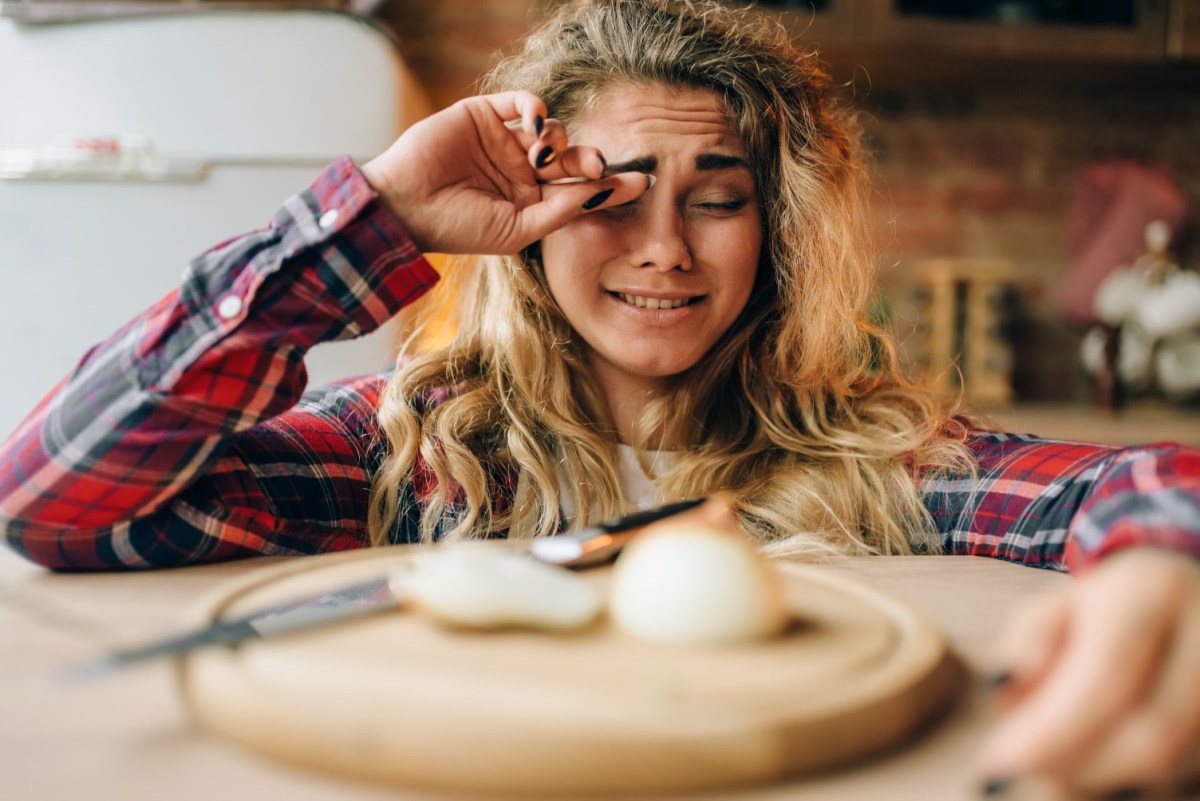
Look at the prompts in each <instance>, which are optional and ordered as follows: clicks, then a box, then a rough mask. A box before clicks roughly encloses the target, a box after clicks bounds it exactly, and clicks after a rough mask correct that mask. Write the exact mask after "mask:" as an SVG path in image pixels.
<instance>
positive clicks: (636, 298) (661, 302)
mask: <svg viewBox="0 0 1200 801" xmlns="http://www.w3.org/2000/svg"><path fill="white" fill-rule="evenodd" d="M621 300H623V301H625V302H626V303H629V304H632V305H634V306H637V307H639V308H642V309H678V308H679V307H680V306H683V305H685V304H687V300H686V299H684V298H679V299H678V300H665V299H660V298H646V297H642V296H641V295H625V294H622V295H621Z"/></svg>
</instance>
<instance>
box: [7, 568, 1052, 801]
mask: <svg viewBox="0 0 1200 801" xmlns="http://www.w3.org/2000/svg"><path fill="white" fill-rule="evenodd" d="M273 561H275V560H273ZM266 563H267V562H266V560H257V561H248V562H239V563H229V564H222V565H208V566H200V567H192V568H184V569H177V570H170V571H155V572H146V573H136V574H86V575H67V574H51V573H48V572H45V571H43V570H41V569H39V568H37V567H35V566H33V565H30V564H28V563H26V562H24V561H23V560H21V559H20V558H19V557H17V556H16V555H15V554H13V553H12V552H11V551H9V550H7V549H5V548H3V547H2V546H0V797H3V798H5V799H14V801H15V800H17V799H21V800H24V799H39V800H40V799H48V800H50V801H57V800H58V799H88V800H89V801H108V799H113V800H114V801H115V800H116V799H120V800H121V801H162V799H172V801H191V800H192V799H196V801H199V799H205V800H206V801H207V800H208V799H212V798H214V797H220V798H228V799H235V800H236V799H254V801H276V799H278V801H309V800H310V799H311V800H312V801H317V799H321V800H322V801H327V800H328V799H334V798H336V799H338V801H377V800H378V801H382V799H391V800H392V801H397V800H399V801H407V800H409V799H441V800H442V801H458V800H459V799H460V798H463V797H462V796H453V795H449V794H432V793H428V792H417V791H412V792H404V791H396V790H394V789H390V788H381V787H376V786H370V785H365V784H358V783H353V782H348V781H346V780H342V779H337V778H333V777H329V776H324V775H320V774H315V773H310V772H306V771H303V770H298V769H295V768H292V767H288V766H284V765H280V764H277V763H274V762H271V761H269V760H268V759H266V758H264V757H261V756H259V755H257V754H254V753H250V752H247V751H243V750H241V749H239V748H237V747H236V746H234V745H231V744H229V743H227V742H225V741H222V740H218V739H217V738H215V737H213V736H210V735H208V734H206V733H205V732H203V731H201V730H199V729H198V728H197V727H196V726H195V725H194V724H193V723H192V722H191V721H190V720H189V718H188V716H187V714H186V712H185V710H184V708H183V705H182V703H181V699H180V696H179V694H178V692H177V689H176V687H175V684H174V673H173V671H172V670H171V667H170V665H169V664H166V663H159V664H151V665H146V666H142V667H138V668H135V669H130V670H128V671H126V672H125V673H122V674H118V675H113V676H110V677H108V678H105V679H102V680H96V681H93V682H90V683H83V684H74V685H65V684H64V683H62V681H61V680H59V679H58V678H57V677H56V672H57V671H58V670H59V669H61V668H62V667H63V666H66V665H69V664H73V663H75V662H78V661H80V660H86V659H88V658H90V657H94V656H96V655H98V654H100V653H101V652H102V650H103V648H104V647H106V646H114V645H128V644H133V643H138V642H141V641H143V640H145V639H146V638H149V637H154V636H157V635H162V634H167V633H172V632H174V631H176V630H177V629H178V627H179V625H180V619H181V618H183V617H184V616H185V615H186V614H187V612H188V610H189V609H190V608H191V607H193V606H195V605H196V604H197V603H198V602H199V601H200V600H201V599H203V598H204V597H205V596H206V595H208V594H209V593H211V592H213V591H214V590H215V589H216V588H217V587H219V586H220V585H221V584H222V583H223V582H225V581H227V580H229V579H231V578H234V577H236V576H240V575H242V574H244V573H245V572H247V571H249V570H253V569H255V568H257V567H261V566H263V565H265V564H266ZM829 567H830V569H833V570H836V571H842V572H847V573H850V574H853V575H855V576H857V577H858V578H859V579H860V580H862V581H863V582H865V583H868V584H870V585H872V586H874V587H876V588H878V589H880V590H883V591H886V592H889V593H891V594H893V595H894V596H896V597H897V598H899V599H902V600H905V601H907V602H909V603H912V604H913V605H915V606H917V607H919V608H921V609H923V610H924V611H925V612H926V613H927V614H928V615H929V617H930V618H931V619H932V620H933V621H934V622H935V623H936V624H937V625H938V626H939V627H940V628H941V630H942V631H943V632H944V633H945V634H946V637H947V639H948V641H949V642H950V645H951V648H952V649H953V650H954V651H955V652H956V653H957V654H958V656H959V657H960V658H961V659H962V660H963V661H964V662H965V664H966V665H967V667H968V668H969V669H970V670H971V672H972V675H973V678H978V676H979V675H981V674H984V673H986V672H987V671H988V670H989V668H990V667H991V665H990V664H989V661H988V656H989V647H990V644H991V642H992V640H993V638H994V637H995V635H996V634H997V632H998V630H999V628H1000V625H1001V623H1002V621H1003V620H1004V618H1005V617H1006V615H1007V613H1008V612H1009V611H1010V610H1011V608H1012V607H1013V606H1014V605H1015V604H1017V603H1018V602H1019V601H1020V600H1021V599H1023V598H1026V597H1028V596H1030V595H1031V594H1033V593H1036V592H1039V591H1042V590H1046V589H1049V588H1051V587H1052V586H1054V585H1055V584H1056V583H1057V582H1061V581H1067V580H1069V579H1067V578H1066V577H1065V576H1063V575H1060V574H1057V573H1053V572H1050V571H1044V570H1035V569H1032V568H1024V567H1019V566H1016V565H1011V564H1007V563H1003V562H999V561H995V560H989V559H981V558H973V557H949V556H943V557H936V556H934V557H888V558H884V557H879V558H858V559H846V560H842V561H838V562H834V563H831V564H830V565H829ZM992 714H993V713H992V710H991V709H990V705H989V704H988V702H987V697H986V691H985V690H984V689H983V688H982V687H981V686H980V685H979V684H978V683H977V682H972V684H971V687H970V689H969V690H968V692H967V693H966V694H965V696H964V698H963V699H962V702H961V703H960V704H958V705H957V706H956V708H954V709H953V710H952V711H951V712H950V713H949V714H948V715H946V716H945V717H943V718H942V719H941V720H939V721H938V722H937V723H936V724H935V725H933V726H931V727H930V728H929V729H928V730H926V731H923V732H921V733H920V734H919V736H916V737H914V738H913V741H912V742H911V743H910V744H908V745H906V746H905V747H903V748H901V749H898V750H897V751H894V752H892V753H889V754H886V755H884V756H882V757H878V758H875V759H872V760H870V761H868V762H865V763H863V764H860V765H857V766H854V767H851V768H847V769H840V770H837V771H833V772H827V773H824V774H821V775H817V776H808V777H803V778H796V779H794V780H791V781H788V782H786V783H783V784H778V785H772V786H766V787H755V788H743V789H739V790H737V791H735V792H727V793H711V794H704V795H692V796H689V797H691V798H704V799H725V798H729V799H733V798H737V799H750V800H751V801H753V799H763V800H764V801H765V799H784V798H786V799H807V798H812V799H821V800H822V801H841V800H842V799H845V801H851V800H852V799H853V801H863V800H864V799H889V801H903V800H904V799H921V800H922V801H932V800H934V799H974V798H979V797H980V796H979V792H978V784H979V783H978V778H977V777H976V776H975V775H974V774H973V773H972V771H971V760H972V756H973V754H974V752H975V749H976V748H977V746H978V744H979V743H980V741H981V738H982V737H983V735H984V733H985V732H986V730H987V726H988V724H989V721H990V720H991V715H992ZM466 756H467V755H464V758H465V761H467V760H466ZM614 769H616V770H619V769H620V768H619V766H614ZM1009 797H1010V798H1020V799H1029V798H1035V797H1036V798H1038V799H1042V798H1052V797H1056V796H1053V794H1050V793H1048V791H1046V790H1045V789H1044V788H1043V789H1040V790H1038V789H1036V788H1033V791H1032V792H1031V790H1030V788H1026V789H1025V790H1023V791H1021V792H1020V793H1018V794H1014V795H1010V796H1009ZM659 798H663V796H659Z"/></svg>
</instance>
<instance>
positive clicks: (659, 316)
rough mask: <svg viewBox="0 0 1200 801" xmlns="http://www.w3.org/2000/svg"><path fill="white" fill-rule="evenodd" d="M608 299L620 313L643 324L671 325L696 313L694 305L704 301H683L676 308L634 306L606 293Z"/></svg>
mask: <svg viewBox="0 0 1200 801" xmlns="http://www.w3.org/2000/svg"><path fill="white" fill-rule="evenodd" d="M607 297H608V299H609V300H611V301H612V302H613V303H615V304H616V305H617V306H619V307H620V309H621V313H622V314H627V315H629V316H630V317H631V318H633V319H634V320H637V321H638V322H639V323H642V324H643V325H657V326H664V325H673V324H674V323H678V322H682V321H684V320H686V319H688V318H689V317H691V316H692V315H694V314H695V313H696V307H697V306H699V305H701V304H702V303H703V302H704V299H703V298H701V299H700V300H693V301H691V302H689V303H685V304H684V305H682V306H680V307H679V308H678V309H650V308H647V307H645V306H635V305H633V304H632V303H626V302H625V301H623V300H621V299H620V298H618V297H615V296H613V295H607Z"/></svg>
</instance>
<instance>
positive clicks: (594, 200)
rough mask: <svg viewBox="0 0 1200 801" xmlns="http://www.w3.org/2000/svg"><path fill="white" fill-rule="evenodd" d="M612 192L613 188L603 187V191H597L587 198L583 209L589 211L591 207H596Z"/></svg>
mask: <svg viewBox="0 0 1200 801" xmlns="http://www.w3.org/2000/svg"><path fill="white" fill-rule="evenodd" d="M612 193H613V190H611V189H605V190H604V191H603V192H597V193H596V194H594V195H592V196H591V197H590V198H588V201H587V203H584V204H583V210H584V211H591V210H592V209H594V208H596V207H597V206H599V205H600V204H601V203H603V202H604V201H606V200H608V199H609V197H611V196H612Z"/></svg>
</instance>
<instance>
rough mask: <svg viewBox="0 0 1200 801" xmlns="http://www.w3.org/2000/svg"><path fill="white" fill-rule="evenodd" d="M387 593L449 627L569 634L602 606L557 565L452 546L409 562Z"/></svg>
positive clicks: (580, 581)
mask: <svg viewBox="0 0 1200 801" xmlns="http://www.w3.org/2000/svg"><path fill="white" fill-rule="evenodd" d="M393 590H395V591H396V592H397V594H399V595H400V596H401V597H403V598H404V599H405V601H406V602H407V603H408V604H410V605H411V606H412V607H413V608H415V609H416V610H417V611H419V612H421V613H423V614H425V615H427V616H429V617H431V618H433V619H434V620H436V621H438V622H439V623H442V624H445V625H448V626H452V627H455V628H475V629H496V628H527V629H542V630H546V631H559V632H566V631H574V630H577V629H581V628H583V627H584V626H587V625H588V624H589V623H591V622H592V621H593V620H594V619H596V618H597V617H598V616H599V615H600V613H601V612H602V611H603V608H604V601H603V598H602V597H601V595H600V593H598V592H596V591H595V590H594V589H593V588H592V587H591V585H589V584H588V583H587V582H586V581H584V580H583V579H582V578H581V577H580V576H578V575H576V574H575V573H572V572H571V571H570V570H567V569H566V568H562V567H555V566H552V565H546V564H542V563H540V562H535V561H534V560H532V559H530V558H529V557H528V556H525V555H522V554H517V553H508V552H506V551H499V550H492V549H487V548H481V547H471V544H467V543H456V544H454V545H447V546H444V547H438V548H434V549H433V550H431V551H430V552H429V553H426V554H422V555H421V556H420V557H419V558H417V559H415V560H414V566H413V570H412V571H411V572H409V573H406V574H402V575H400V576H398V577H396V579H394V581H393Z"/></svg>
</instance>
